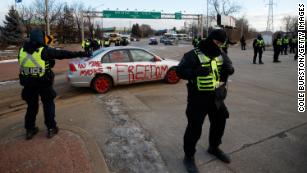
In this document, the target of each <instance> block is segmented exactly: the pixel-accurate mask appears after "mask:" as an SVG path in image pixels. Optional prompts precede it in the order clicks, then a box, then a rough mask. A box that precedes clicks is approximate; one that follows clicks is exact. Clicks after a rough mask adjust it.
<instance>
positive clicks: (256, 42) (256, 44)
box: [253, 34, 265, 64]
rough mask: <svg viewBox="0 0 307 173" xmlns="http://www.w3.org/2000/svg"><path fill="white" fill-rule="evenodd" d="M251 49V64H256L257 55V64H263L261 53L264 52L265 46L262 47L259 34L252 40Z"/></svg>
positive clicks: (262, 42)
mask: <svg viewBox="0 0 307 173" xmlns="http://www.w3.org/2000/svg"><path fill="white" fill-rule="evenodd" d="M253 48H254V57H253V64H256V58H257V54H259V64H263V62H262V53H263V51H264V50H265V46H264V40H263V38H262V35H261V34H258V36H257V38H256V39H255V40H254V42H253Z"/></svg>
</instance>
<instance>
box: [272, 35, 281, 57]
mask: <svg viewBox="0 0 307 173" xmlns="http://www.w3.org/2000/svg"><path fill="white" fill-rule="evenodd" d="M273 49H274V55H273V62H274V63H277V62H281V61H279V60H278V56H279V54H280V52H281V51H282V38H281V34H280V33H278V34H277V36H276V38H275V39H274V40H273Z"/></svg>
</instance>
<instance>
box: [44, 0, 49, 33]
mask: <svg viewBox="0 0 307 173" xmlns="http://www.w3.org/2000/svg"><path fill="white" fill-rule="evenodd" d="M45 8H46V32H47V35H50V26H49V15H48V0H45Z"/></svg>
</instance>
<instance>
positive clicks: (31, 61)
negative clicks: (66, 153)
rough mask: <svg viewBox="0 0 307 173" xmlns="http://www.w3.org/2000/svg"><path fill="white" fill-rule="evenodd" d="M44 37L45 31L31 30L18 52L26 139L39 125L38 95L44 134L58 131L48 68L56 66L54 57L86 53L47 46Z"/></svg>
mask: <svg viewBox="0 0 307 173" xmlns="http://www.w3.org/2000/svg"><path fill="white" fill-rule="evenodd" d="M44 37H45V36H44V33H43V32H42V31H40V30H33V31H31V33H30V40H29V41H28V42H25V44H24V45H23V47H21V48H20V50H19V55H18V63H19V65H20V74H19V79H20V84H21V85H22V86H23V87H24V88H23V90H22V95H21V96H22V99H23V100H25V101H26V103H27V105H28V107H27V112H26V115H25V129H26V139H27V140H28V139H31V138H32V137H33V136H34V135H35V134H36V133H37V132H38V131H39V129H38V127H36V126H35V119H36V114H37V113H38V108H39V96H40V98H41V101H42V103H43V109H44V116H45V125H46V126H47V137H48V138H51V137H53V136H54V135H55V134H57V133H58V131H59V128H58V127H57V124H56V121H55V119H54V118H55V104H54V98H55V97H56V92H55V91H54V89H53V86H52V84H53V81H54V73H53V72H52V70H51V68H52V67H53V66H54V65H55V60H54V59H64V58H65V59H67V58H75V57H83V56H88V54H86V53H85V52H70V51H65V50H56V49H53V48H50V47H48V46H46V45H45V43H44Z"/></svg>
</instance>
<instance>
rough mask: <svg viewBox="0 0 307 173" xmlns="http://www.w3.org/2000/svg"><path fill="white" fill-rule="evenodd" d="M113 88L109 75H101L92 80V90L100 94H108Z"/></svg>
mask: <svg viewBox="0 0 307 173" xmlns="http://www.w3.org/2000/svg"><path fill="white" fill-rule="evenodd" d="M112 86H113V83H112V79H111V78H110V77H109V76H107V75H99V76H96V77H95V78H94V79H93V80H92V88H93V89H94V90H95V91H96V92H97V93H99V94H104V93H107V92H108V91H109V90H110V89H111V88H112Z"/></svg>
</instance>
